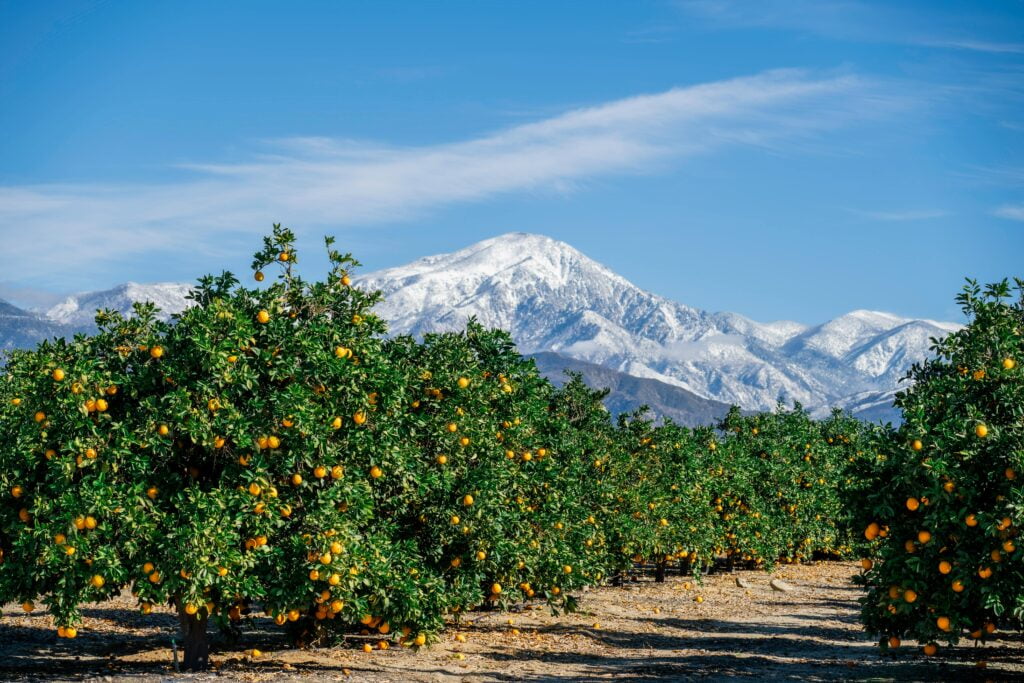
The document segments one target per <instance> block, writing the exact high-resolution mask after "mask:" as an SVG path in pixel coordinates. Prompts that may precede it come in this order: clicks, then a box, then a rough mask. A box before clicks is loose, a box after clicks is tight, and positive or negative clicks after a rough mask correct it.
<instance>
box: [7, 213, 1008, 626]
mask: <svg viewBox="0 0 1024 683" xmlns="http://www.w3.org/2000/svg"><path fill="white" fill-rule="evenodd" d="M294 239H295V238H294V235H293V234H292V233H291V232H290V231H288V230H286V229H283V228H281V227H280V226H275V228H274V231H273V234H272V235H271V236H269V237H268V238H266V239H265V241H264V246H263V249H262V250H261V251H260V252H259V253H257V254H256V255H255V257H254V260H253V264H252V267H253V270H254V274H255V279H256V280H257V282H260V283H264V284H262V285H258V286H256V287H254V288H248V287H245V286H242V285H241V284H240V283H239V281H238V280H237V279H236V278H235V277H234V276H233V275H231V274H230V273H223V274H221V275H220V276H217V277H213V276H207V277H205V278H202V279H201V280H200V281H199V284H198V286H197V287H196V289H195V291H194V292H193V294H192V298H193V299H194V303H195V305H194V306H192V307H191V308H189V309H188V310H186V311H185V312H183V313H181V314H180V315H178V316H176V317H175V318H174V319H173V320H172V321H171V322H170V323H164V322H161V321H160V320H158V319H157V318H156V315H155V314H156V311H155V310H154V308H153V307H152V306H148V305H147V306H137V307H136V308H135V311H134V315H133V316H132V317H130V318H124V317H121V316H120V315H118V314H116V313H114V312H109V311H108V312H100V313H99V315H98V317H97V321H98V323H99V332H98V333H97V334H95V335H91V336H79V337H76V338H75V339H74V340H72V341H68V342H65V341H62V340H57V341H54V342H47V343H44V344H42V345H40V346H39V347H38V348H36V349H33V350H30V351H17V352H14V353H12V354H11V355H10V356H9V358H8V359H7V364H6V374H5V376H4V377H3V381H2V382H0V427H2V428H0V487H2V488H0V491H2V494H0V552H2V555H0V601H8V600H17V601H19V602H28V601H32V600H37V599H40V598H41V599H42V601H43V603H44V604H46V605H47V606H48V607H49V608H50V609H51V610H52V612H53V614H54V616H55V618H56V621H57V623H58V624H59V625H61V626H62V628H65V629H67V628H68V627H73V626H74V625H76V624H77V623H78V622H79V620H80V615H79V611H78V609H79V605H81V604H82V603H84V602H90V601H94V600H101V599H103V598H106V597H109V596H111V595H114V594H116V593H117V592H119V591H121V590H125V589H130V590H132V591H133V593H134V594H135V595H136V596H137V597H138V600H139V604H140V609H142V610H143V611H144V612H145V611H148V609H149V608H150V606H151V605H153V604H158V603H172V604H174V605H176V606H177V607H178V608H179V609H180V610H181V611H182V613H183V614H184V615H186V616H189V615H191V618H192V619H195V620H200V619H204V618H207V617H212V618H214V619H215V620H219V621H221V622H222V623H224V622H225V621H226V620H229V619H230V620H235V621H237V620H240V619H241V616H242V614H243V613H246V612H248V606H249V604H250V603H259V604H260V606H261V607H262V608H263V609H264V611H265V612H266V614H268V615H270V616H272V617H273V618H274V619H275V620H276V621H277V622H278V623H279V624H281V625H282V626H287V627H288V628H290V629H292V631H293V633H294V635H295V637H296V638H297V639H299V640H300V641H302V642H306V643H316V642H320V641H324V640H331V639H333V638H335V637H336V636H337V635H339V634H342V633H346V632H350V631H352V630H365V631H367V632H370V631H371V630H374V631H376V632H377V633H378V634H380V636H381V637H387V638H391V637H395V638H399V639H400V640H402V642H404V643H405V644H407V645H411V644H419V643H422V642H423V641H424V640H425V639H426V638H427V637H429V636H431V635H432V634H434V633H436V632H437V631H438V630H439V629H440V628H441V627H442V626H443V624H444V620H445V618H446V617H450V616H452V615H455V616H456V617H457V616H458V615H460V614H462V613H463V612H465V611H466V610H469V609H473V608H476V607H479V606H494V607H499V608H503V607H508V606H509V605H511V604H513V603H516V602H519V601H522V600H526V599H531V598H532V599H540V600H546V601H547V602H548V604H549V605H550V606H551V607H552V608H553V609H555V610H559V609H572V608H573V607H574V602H573V600H572V598H571V597H570V594H571V592H572V591H575V590H577V589H579V588H581V587H583V586H586V585H593V584H597V583H600V582H602V581H604V580H607V579H608V578H610V577H612V576H613V575H616V574H618V573H621V572H623V571H626V570H629V569H631V568H632V567H633V566H634V564H635V563H637V562H653V563H656V564H658V565H659V566H661V567H664V566H665V564H666V563H668V562H670V561H675V560H680V561H684V562H685V563H688V565H689V566H690V567H691V568H692V569H693V570H694V571H698V572H699V571H701V570H702V569H703V568H706V567H708V566H710V565H711V564H712V563H714V562H715V561H716V558H728V559H729V560H730V561H733V562H746V563H749V564H751V565H754V566H769V565H771V564H772V563H774V562H776V561H778V560H780V559H782V560H783V561H787V562H790V561H800V560H803V559H808V558H811V557H814V556H835V555H842V554H847V553H849V552H851V551H852V550H853V549H854V547H855V542H854V540H852V539H851V536H850V531H849V528H850V527H849V525H850V522H851V512H850V510H851V507H850V503H851V502H852V501H854V500H855V499H856V498H857V497H858V496H861V495H863V493H864V491H865V487H866V485H867V484H866V483H865V484H863V485H862V484H861V482H865V481H866V480H865V479H864V478H863V477H856V476H855V475H854V473H855V472H858V471H860V469H862V468H864V467H867V465H866V464H865V463H866V458H873V457H874V455H873V452H872V451H871V449H867V448H866V447H865V446H864V442H865V441H866V440H868V438H869V436H870V435H869V432H870V431H871V430H870V429H869V428H867V427H866V426H864V425H862V424H861V423H859V422H857V421H856V420H852V419H850V418H848V417H844V416H842V415H841V414H838V413H836V414H834V415H833V416H832V417H831V418H830V419H828V420H825V421H814V420H811V419H810V418H809V417H808V415H807V413H806V412H805V411H803V410H802V409H801V408H800V407H799V406H796V407H795V408H794V409H792V410H787V409H784V408H783V407H781V406H780V407H779V409H778V410H777V411H776V412H774V413H771V414H761V415H743V414H741V413H740V412H739V411H738V410H734V411H733V412H731V413H730V414H729V415H728V416H727V417H726V418H725V419H724V420H723V422H722V423H721V424H720V425H719V426H718V428H717V429H715V428H711V427H704V428H698V429H688V428H685V427H681V426H679V425H676V424H673V423H671V422H666V423H664V424H656V423H655V422H653V421H652V420H651V419H650V418H648V417H647V416H646V415H645V413H644V411H639V412H637V413H635V414H633V415H626V416H621V417H620V419H619V420H618V422H617V423H613V422H612V421H611V420H610V419H609V416H608V413H607V411H606V410H605V408H604V407H603V406H602V404H601V400H602V398H603V397H604V392H600V391H595V390H592V389H590V388H588V387H586V386H585V385H584V383H583V382H582V380H581V379H580V378H579V377H578V376H577V377H572V378H570V381H569V382H568V383H567V384H565V386H563V387H561V388H557V389H556V388H555V387H554V386H553V385H552V384H551V383H550V382H548V381H547V380H545V379H543V378H542V377H540V376H539V375H538V373H537V370H536V367H535V366H534V364H533V362H532V361H529V360H525V359H524V358H522V357H521V356H520V355H519V354H518V352H517V351H516V349H515V346H514V344H513V343H512V340H511V338H510V337H509V335H508V334H507V333H505V332H502V331H497V330H485V329H483V328H482V327H481V326H480V325H478V324H476V323H475V322H472V321H471V322H470V324H469V325H468V326H467V328H466V329H465V330H464V331H463V332H459V333H447V334H434V335H427V336H426V337H425V338H424V339H422V340H415V339H412V338H408V337H397V338H390V339H389V338H386V337H385V336H384V333H385V325H384V322H383V321H382V320H381V319H380V318H379V317H378V316H376V315H374V313H373V306H374V305H375V304H376V303H377V302H378V301H379V294H377V293H374V292H365V291H362V290H360V289H358V288H355V287H352V286H351V282H350V280H349V277H350V272H351V271H352V269H354V268H355V267H356V266H358V263H357V262H356V261H355V260H354V259H352V257H351V256H350V255H348V254H341V253H340V252H338V251H336V250H335V249H334V247H333V241H332V240H330V239H328V240H327V249H328V256H329V258H330V261H331V264H332V267H331V270H330V272H329V273H328V275H327V277H326V278H325V279H324V280H323V281H320V282H305V281H303V280H302V279H301V278H300V277H299V275H298V272H297V270H296V264H298V262H299V260H298V253H297V252H296V250H295V245H294ZM275 264H276V268H277V269H278V273H277V275H276V277H273V278H271V281H269V282H265V276H264V272H265V271H266V270H269V269H271V268H274V267H275ZM57 370H60V372H55V371H57ZM979 410H981V408H979ZM986 410H987V409H986ZM925 412H928V413H929V414H933V413H934V411H933V410H931V409H928V410H926V411H925ZM985 414H986V415H991V413H990V412H986V413H985ZM988 419H991V423H992V424H993V426H994V427H995V428H997V429H999V430H1003V431H998V432H995V433H993V435H992V436H993V439H994V440H995V439H1002V438H1004V436H1003V434H1005V430H1006V429H1007V428H1006V427H1005V422H1006V420H1005V419H1002V418H1001V419H999V420H997V419H992V418H988ZM865 450H867V452H868V453H869V455H868V456H865V455H864V452H865ZM979 510H980V508H979ZM858 523H859V520H858ZM65 632H67V631H66V630H65Z"/></svg>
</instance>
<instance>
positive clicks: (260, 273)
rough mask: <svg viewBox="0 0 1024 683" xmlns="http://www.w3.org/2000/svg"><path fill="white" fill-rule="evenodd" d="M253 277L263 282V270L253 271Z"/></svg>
mask: <svg viewBox="0 0 1024 683" xmlns="http://www.w3.org/2000/svg"><path fill="white" fill-rule="evenodd" d="M252 277H253V279H254V280H256V282H263V277H264V275H263V271H261V270H257V271H256V272H255V273H253V276H252Z"/></svg>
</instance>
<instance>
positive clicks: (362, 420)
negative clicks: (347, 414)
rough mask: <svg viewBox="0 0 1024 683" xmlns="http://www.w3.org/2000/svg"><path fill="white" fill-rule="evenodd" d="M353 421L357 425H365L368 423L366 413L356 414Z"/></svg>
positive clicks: (359, 412)
mask: <svg viewBox="0 0 1024 683" xmlns="http://www.w3.org/2000/svg"><path fill="white" fill-rule="evenodd" d="M352 421H353V422H355V423H356V424H357V425H361V424H364V423H365V422H366V413H364V412H363V411H361V410H360V411H358V412H356V413H355V414H354V415H353V416H352Z"/></svg>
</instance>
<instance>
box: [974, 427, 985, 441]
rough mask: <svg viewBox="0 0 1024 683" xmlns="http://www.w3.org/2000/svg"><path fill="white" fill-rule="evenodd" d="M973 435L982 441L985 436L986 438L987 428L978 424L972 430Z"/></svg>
mask: <svg viewBox="0 0 1024 683" xmlns="http://www.w3.org/2000/svg"><path fill="white" fill-rule="evenodd" d="M974 435H975V436H977V437H978V438H979V439H984V438H985V437H986V436H988V427H986V426H985V425H984V424H979V425H978V426H977V427H975V428H974Z"/></svg>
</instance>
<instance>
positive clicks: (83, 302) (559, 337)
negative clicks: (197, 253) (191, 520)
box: [0, 233, 959, 420]
mask: <svg viewBox="0 0 1024 683" xmlns="http://www.w3.org/2000/svg"><path fill="white" fill-rule="evenodd" d="M356 284H357V285H358V286H361V287H364V288H367V289H380V290H382V291H383V293H384V302H383V303H382V304H380V305H379V307H378V309H377V312H378V313H379V314H380V315H382V316H383V317H384V318H385V319H386V320H388V321H389V324H390V330H391V333H392V334H413V335H420V334H423V333H425V332H431V331H442V330H457V329H461V328H462V327H464V325H465V322H466V320H467V319H468V318H470V317H476V318H477V320H479V321H480V322H481V323H482V324H484V325H486V326H489V327H501V328H504V329H507V330H509V331H511V333H512V336H513V338H514V339H515V340H516V342H517V343H518V345H519V349H520V351H522V352H523V353H527V354H543V353H545V352H552V353H554V354H557V355H558V357H561V358H566V359H572V360H573V361H576V362H585V363H590V364H596V365H599V366H603V367H605V368H609V369H612V370H615V371H617V372H619V373H625V374H627V375H632V376H633V377H639V378H646V379H651V380H657V381H658V382H662V383H665V384H669V385H673V386H675V387H679V388H681V389H683V390H686V392H689V393H687V394H685V395H686V396H688V397H690V396H693V395H696V397H699V398H701V399H706V400H708V401H715V402H719V403H725V404H737V405H739V406H741V407H742V408H744V409H745V410H768V409H772V408H773V407H774V406H775V404H776V402H777V401H778V400H782V401H784V402H785V403H787V404H789V403H792V402H793V401H799V402H800V403H802V404H803V405H804V406H805V407H807V408H809V409H811V410H812V411H813V412H814V413H816V414H818V415H824V414H826V413H827V412H828V410H829V409H830V407H832V406H838V407H841V408H843V409H845V410H849V411H850V412H852V413H853V414H855V415H859V416H862V417H865V418H866V419H871V420H876V419H883V420H896V419H898V417H899V416H898V414H897V413H896V411H895V410H894V409H893V408H892V396H893V394H894V393H895V391H896V390H897V389H898V388H899V387H898V383H899V380H900V379H901V378H902V377H903V376H904V375H905V374H906V371H907V370H908V369H909V367H910V366H911V365H912V364H913V363H915V362H919V361H921V360H923V359H925V358H927V357H928V355H929V354H930V350H929V349H930V345H931V342H930V338H932V337H942V336H944V335H946V334H948V333H950V332H952V331H954V330H956V329H958V328H959V325H956V324H954V323H943V322H936V321H932V320H920V319H909V318H901V317H899V316H895V315H892V314H889V313H879V312H875V311H853V312H852V313H847V314H846V315H843V316H840V317H838V318H835V319H834V320H830V321H828V322H826V323H823V324H821V325H816V326H811V327H808V326H806V325H801V324H799V323H795V322H789V321H780V322H770V323H760V322H756V321H754V320H751V319H749V318H746V317H744V316H742V315H738V314H735V313H711V312H708V311H703V310H700V309H697V308H691V307H689V306H686V305H683V304H681V303H677V302H675V301H671V300H669V299H666V298H664V297H661V296H658V295H656V294H652V293H650V292H646V291H644V290H642V289H640V288H639V287H637V286H635V285H633V284H632V283H630V282H629V281H628V280H626V279H625V278H623V277H621V276H619V275H617V274H615V273H614V272H612V271H611V270H609V269H608V268H606V267H604V266H603V265H601V264H599V263H597V262H595V261H593V260H592V259H590V258H588V257H586V256H585V255H583V254H582V253H580V252H579V251H577V250H576V249H574V248H573V247H571V246H570V245H568V244H565V243H564V242H559V241H557V240H553V239H551V238H548V237H544V236H541V235H531V234H526V233H510V234H507V235H502V236H500V237H495V238H493V239H488V240H484V241H482V242H479V243H477V244H474V245H472V246H469V247H467V248H465V249H462V250H460V251H456V252H454V253H451V254H439V255H436V256H428V257H426V258H422V259H419V260H418V261H414V262H412V263H410V264H407V265H404V266H399V267H396V268H389V269H386V270H380V271H377V272H373V273H369V274H367V275H363V276H361V277H358V278H357V279H356ZM190 289H191V285H188V284H182V283H158V284H152V285H140V284H136V283H132V282H129V283H126V284H123V285H120V286H118V287H115V288H114V289H110V290H107V291H102V292H90V293H84V294H78V295H75V296H72V297H69V298H68V299H66V300H65V301H63V302H62V303H60V304H58V305H56V306H54V307H53V308H51V309H50V310H49V311H47V312H46V313H45V315H42V314H35V313H31V312H28V311H23V310H21V309H18V308H16V307H14V306H11V305H9V304H5V303H3V302H0V348H10V347H15V346H30V345H32V344H34V343H35V342H38V341H39V340H41V339H43V338H46V337H49V336H54V335H57V334H69V333H71V332H74V331H78V330H89V329H92V328H93V318H94V316H95V311H96V309H97V308H112V309H116V310H119V311H121V312H124V313H129V312H130V311H131V306H132V304H133V303H134V302H136V301H153V302H155V303H156V304H157V305H158V306H159V307H160V309H161V311H162V315H163V316H165V317H168V316H170V315H171V314H173V313H178V312H180V311H182V310H184V309H185V308H186V307H187V306H188V304H189V303H190V302H189V301H188V300H187V299H186V298H185V297H186V295H187V294H188V292H189V290H190ZM549 365H550V363H549ZM566 365H567V366H571V365H572V363H571V362H569V361H566ZM548 372H549V373H553V372H555V370H554V369H552V368H548ZM592 374H593V373H592ZM616 384H617V385H622V386H627V385H628V382H618V381H617V382H616ZM652 386H654V385H652ZM644 391H646V392H648V394H650V392H651V391H652V390H651V389H650V387H646V388H645V389H644ZM659 391H660V390H659ZM652 395H653V394H652ZM657 395H658V396H661V395H662V394H657ZM679 395H680V396H682V395H684V394H679ZM659 400H662V399H659ZM665 400H668V399H665ZM623 402H624V403H623V405H625V404H626V403H628V401H626V399H623ZM685 403H688V404H690V403H692V401H691V400H690V399H687V401H685ZM705 408H706V410H705ZM719 408H720V406H718V404H715V405H714V406H711V407H708V406H705V407H704V408H702V411H703V412H701V414H704V413H707V414H711V413H713V412H714V411H716V410H718V409H719ZM690 412H691V413H692V412H693V411H690ZM694 414H696V413H694Z"/></svg>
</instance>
